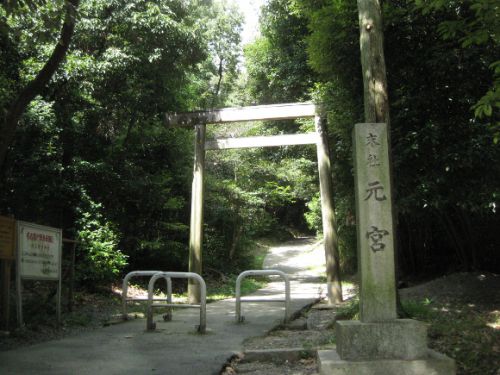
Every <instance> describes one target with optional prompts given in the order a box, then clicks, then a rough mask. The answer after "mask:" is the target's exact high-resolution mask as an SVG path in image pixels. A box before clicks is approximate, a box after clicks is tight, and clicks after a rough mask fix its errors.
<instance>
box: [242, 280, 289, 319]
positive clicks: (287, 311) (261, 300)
mask: <svg viewBox="0 0 500 375" xmlns="http://www.w3.org/2000/svg"><path fill="white" fill-rule="evenodd" d="M271 275H278V276H281V277H282V278H283V280H284V281H285V299H284V300H282V299H279V300H277V299H262V298H261V299H248V300H242V299H241V282H242V281H243V279H244V278H245V277H247V276H271ZM242 302H285V319H284V323H288V320H289V319H290V279H289V278H288V275H287V274H286V273H284V272H283V271H280V270H248V271H243V272H242V273H240V274H239V275H238V278H237V279H236V322H237V323H242V322H243V321H244V320H245V317H244V316H242V315H241V303H242Z"/></svg>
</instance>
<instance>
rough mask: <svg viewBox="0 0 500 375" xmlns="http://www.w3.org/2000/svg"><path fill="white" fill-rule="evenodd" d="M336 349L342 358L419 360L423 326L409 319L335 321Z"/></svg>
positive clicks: (424, 335)
mask: <svg viewBox="0 0 500 375" xmlns="http://www.w3.org/2000/svg"><path fill="white" fill-rule="evenodd" d="M335 335H336V336H337V352H338V353H339V355H340V358H342V359H344V360H346V361H351V360H352V361H364V360H373V359H419V358H423V357H425V356H427V325H426V324H425V323H422V322H419V321H417V320H413V319H394V320H389V321H387V322H380V323H363V322H360V321H357V320H339V321H337V323H336V324H335Z"/></svg>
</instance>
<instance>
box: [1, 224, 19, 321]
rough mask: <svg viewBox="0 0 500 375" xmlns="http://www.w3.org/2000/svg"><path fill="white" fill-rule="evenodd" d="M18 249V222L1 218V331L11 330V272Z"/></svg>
mask: <svg viewBox="0 0 500 375" xmlns="http://www.w3.org/2000/svg"><path fill="white" fill-rule="evenodd" d="M15 249H16V221H15V220H14V219H11V218H9V217H4V216H0V262H1V271H0V272H1V275H2V280H1V301H0V302H1V304H2V322H1V329H3V330H8V329H9V320H10V272H11V268H12V261H13V260H14V258H15Z"/></svg>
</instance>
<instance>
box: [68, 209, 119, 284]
mask: <svg viewBox="0 0 500 375" xmlns="http://www.w3.org/2000/svg"><path fill="white" fill-rule="evenodd" d="M88 203H89V209H88V210H85V211H82V210H79V213H80V214H81V217H80V219H79V220H78V221H77V225H78V227H79V230H78V235H77V237H78V240H79V241H80V256H81V259H78V261H77V266H76V272H77V279H78V280H79V281H80V282H82V283H84V284H86V285H105V284H110V283H112V282H113V281H115V279H116V278H117V276H118V275H119V273H120V271H121V270H122V269H123V267H125V266H126V265H127V256H126V255H125V254H123V253H122V252H121V250H119V249H118V248H117V244H118V234H117V231H116V229H115V227H114V225H113V224H112V223H111V222H109V221H106V220H105V218H104V217H103V216H102V214H101V213H100V209H101V205H100V204H96V203H94V202H92V201H91V200H89V202H88Z"/></svg>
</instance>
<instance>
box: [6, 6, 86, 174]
mask: <svg viewBox="0 0 500 375" xmlns="http://www.w3.org/2000/svg"><path fill="white" fill-rule="evenodd" d="M79 3H80V0H65V1H64V8H63V12H64V20H63V23H62V27H61V31H60V35H59V39H58V41H57V44H56V46H55V47H54V50H53V51H52V54H51V55H50V57H49V59H48V60H47V61H46V63H45V64H44V66H43V67H42V69H41V70H40V71H39V72H38V74H37V75H36V76H35V78H34V79H33V80H31V81H30V82H28V83H27V84H26V85H25V86H24V88H23V89H22V90H21V91H20V92H19V93H18V94H17V95H16V96H15V98H14V100H13V101H12V103H11V104H10V105H9V107H8V109H7V112H6V114H5V115H4V116H3V119H2V120H3V121H2V122H1V124H0V134H1V135H2V137H1V138H0V170H1V169H2V167H3V164H4V162H5V156H6V154H7V150H8V148H9V146H10V145H11V144H12V141H13V139H14V135H15V132H16V128H17V125H18V122H19V120H20V118H21V116H22V115H23V113H24V111H25V110H26V107H27V106H28V105H29V103H30V102H31V101H32V100H33V99H34V98H35V97H36V96H37V95H39V94H40V93H41V92H42V90H43V89H44V87H45V86H46V85H47V84H48V82H49V81H50V79H51V78H52V76H53V75H54V73H55V72H56V70H57V68H58V67H59V66H60V65H61V63H62V62H63V60H64V57H65V56H66V53H67V51H68V48H69V45H70V43H71V39H72V37H73V32H74V29H75V25H76V20H77V9H78V5H79ZM6 26H7V25H6V24H4V27H6Z"/></svg>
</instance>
